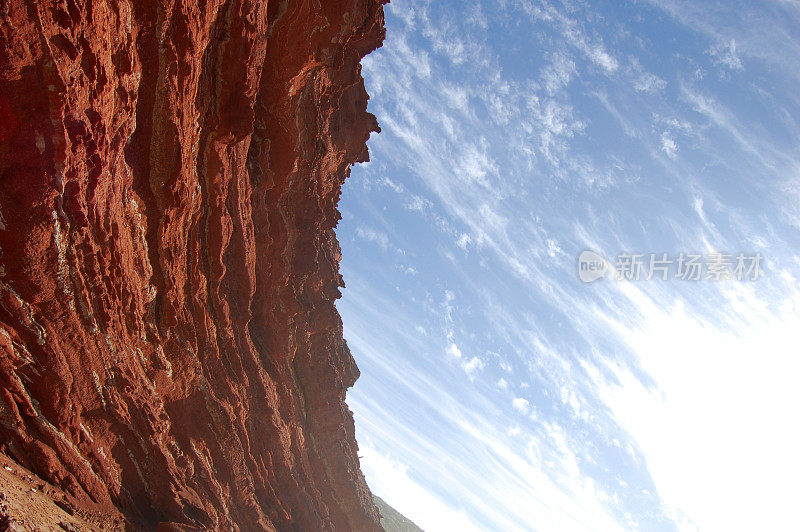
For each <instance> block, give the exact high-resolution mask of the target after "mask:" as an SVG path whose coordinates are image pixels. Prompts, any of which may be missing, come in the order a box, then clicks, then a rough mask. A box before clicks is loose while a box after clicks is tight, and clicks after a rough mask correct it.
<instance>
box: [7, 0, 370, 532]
mask: <svg viewBox="0 0 800 532" xmlns="http://www.w3.org/2000/svg"><path fill="white" fill-rule="evenodd" d="M383 3H384V1H383V0H282V1H278V0H161V1H155V0H48V1H40V0H0V17H1V20H0V386H2V389H0V395H1V396H0V445H1V446H2V451H3V452H4V453H6V454H7V455H8V456H9V457H11V458H12V459H14V460H15V461H17V462H18V463H20V464H22V465H24V466H26V467H28V468H30V469H31V470H32V471H34V472H35V473H37V474H38V475H40V476H41V477H43V478H45V479H47V480H49V481H50V482H52V483H53V484H54V485H58V486H61V487H62V488H64V489H65V490H66V491H68V492H69V493H71V494H73V495H74V496H75V497H76V498H77V500H78V501H79V503H80V504H85V505H86V507H87V508H88V507H92V508H105V509H107V510H108V511H115V512H120V515H122V516H124V520H125V521H126V523H127V527H129V528H140V529H153V528H155V527H156V526H157V525H159V524H161V527H162V528H166V529H169V528H170V527H171V528H173V529H181V526H184V528H186V527H194V528H197V529H203V530H206V529H223V530H231V529H238V530H247V531H250V530H272V529H278V530H287V529H292V530H314V531H316V530H358V531H362V530H373V529H378V524H377V523H378V516H377V513H376V510H375V507H374V505H373V503H372V499H371V496H370V495H369V491H368V488H367V486H366V484H365V482H364V478H363V476H362V473H361V471H360V469H359V462H358V457H357V454H356V451H357V446H356V442H355V437H354V426H353V420H352V414H351V413H350V411H349V410H348V408H347V405H346V404H345V391H346V389H347V388H348V387H350V386H352V384H353V383H354V381H355V380H356V378H357V377H358V369H357V368H356V365H355V363H354V361H353V358H352V357H351V355H350V352H349V351H348V349H347V346H346V344H345V342H344V340H343V338H342V324H341V320H340V318H339V315H338V313H337V311H336V309H335V307H334V301H335V299H336V298H338V297H339V295H340V293H339V287H340V286H342V279H341V277H340V275H339V273H338V263H339V253H340V252H339V246H338V243H337V240H336V236H335V234H334V226H335V225H336V223H337V220H338V219H339V213H338V211H337V208H336V205H337V201H338V198H339V193H340V188H341V186H342V183H343V181H344V179H345V177H346V176H347V175H348V173H349V166H350V165H351V164H352V163H353V162H355V161H363V160H366V158H367V151H366V147H365V142H366V140H367V139H368V137H369V134H370V132H371V131H376V130H377V123H376V121H375V118H374V117H373V116H372V115H370V114H369V113H367V111H366V106H367V94H366V92H365V90H364V85H363V80H362V78H361V74H360V65H359V61H360V60H361V58H362V57H363V56H364V55H365V54H367V53H369V52H370V51H371V50H373V49H374V48H375V47H376V46H379V45H380V43H381V41H382V39H383V35H384V29H383V6H382V4H383ZM169 523H172V525H169Z"/></svg>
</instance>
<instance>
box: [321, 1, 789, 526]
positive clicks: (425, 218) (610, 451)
mask: <svg viewBox="0 0 800 532" xmlns="http://www.w3.org/2000/svg"><path fill="white" fill-rule="evenodd" d="M387 31H388V37H387V40H386V42H385V45H384V47H383V48H381V49H380V50H378V51H376V52H374V53H373V54H371V55H370V56H368V57H367V58H366V59H365V60H364V62H363V64H364V76H365V79H366V84H367V90H368V91H369V93H370V95H371V101H370V110H371V111H372V112H373V113H375V114H376V115H377V117H378V119H379V121H380V124H381V127H382V130H383V132H382V133H381V134H380V135H374V136H373V137H372V139H371V140H370V151H371V157H372V161H371V162H370V163H367V164H364V165H359V166H356V167H354V168H353V173H352V176H351V178H350V179H349V181H348V182H347V184H346V185H345V190H344V193H343V196H342V202H341V210H342V214H343V220H342V222H341V223H340V225H339V228H338V229H337V233H338V236H339V239H340V241H341V245H342V251H343V257H344V258H343V261H342V273H343V275H344V278H345V281H346V283H347V288H346V289H345V291H344V297H343V299H341V300H340V301H339V302H338V304H337V306H338V308H339V310H340V312H341V314H342V317H343V320H344V325H345V337H346V339H347V341H348V344H349V346H350V348H351V350H352V352H353V354H354V356H355V358H356V360H357V362H358V364H359V367H360V368H361V372H362V376H361V379H360V380H359V381H358V383H357V384H356V386H355V387H354V388H353V389H352V390H351V391H350V392H349V393H348V403H349V404H350V406H351V408H352V410H353V411H354V414H355V419H356V427H357V438H358V440H359V446H360V449H361V451H360V454H361V455H362V456H363V458H362V466H363V469H364V472H365V474H366V476H367V481H368V482H369V484H370V486H371V487H372V489H373V490H374V491H375V492H376V493H377V494H378V495H379V496H381V497H383V498H384V499H385V500H386V501H387V502H389V504H391V505H392V506H394V507H395V508H396V509H397V510H399V511H400V512H402V513H403V514H405V515H406V516H408V517H410V518H411V519H413V520H414V521H415V522H417V523H418V524H419V525H420V526H422V527H423V528H424V529H426V530H427V531H428V532H434V531H452V530H459V531H462V530H463V531H467V530H498V531H510V530H541V531H559V532H561V531H567V530H593V531H595V530H645V531H656V530H725V531H730V530H791V529H794V530H796V529H797V526H798V520H799V519H800V518H798V517H797V515H796V511H795V508H796V502H797V500H799V499H800V487H799V486H798V478H799V477H800V457H799V456H798V452H797V450H798V449H800V432H799V431H800V427H798V422H797V419H798V416H797V407H798V405H800V387H799V386H798V385H797V380H798V375H800V361H798V354H800V353H798V350H799V349H798V345H800V284H798V277H799V276H800V256H798V251H797V250H798V249H800V232H798V229H800V201H798V200H800V124H799V123H798V118H797V117H800V112H798V111H800V109H799V107H800V100H798V88H800V84H799V83H798V82H799V81H800V3H798V2H797V1H793V0H771V1H765V2H689V1H686V2H684V1H677V0H652V1H636V2H630V1H620V2H618V1H614V2H611V1H608V2H604V1H595V2H588V1H564V2H540V1H533V0H530V1H529V0H505V1H492V2H490V1H488V0H484V1H474V0H473V1H436V2H433V1H430V2H428V1H409V0H393V2H392V3H391V4H389V5H388V6H387ZM586 249H591V250H595V251H597V252H599V253H601V254H603V255H604V256H605V257H606V258H607V259H608V260H609V261H611V262H612V263H613V262H614V257H616V256H617V255H618V254H620V253H644V254H649V253H658V254H661V253H668V254H669V255H670V256H675V255H677V254H679V253H681V252H685V253H698V254H709V253H712V252H723V253H730V254H737V253H740V252H742V253H756V252H758V253H761V255H762V256H763V257H764V262H763V264H762V266H763V276H762V277H761V278H760V279H759V280H757V281H754V282H737V281H731V282H713V281H710V280H706V281H697V282H692V281H681V280H677V279H670V280H667V281H662V280H656V279H654V280H650V281H645V280H640V281H630V282H628V281H622V282H619V281H616V280H614V279H611V278H606V279H601V280H599V281H597V282H595V283H591V284H585V283H582V282H581V281H580V280H579V278H578V275H577V257H578V255H579V254H580V252H581V251H583V250H586Z"/></svg>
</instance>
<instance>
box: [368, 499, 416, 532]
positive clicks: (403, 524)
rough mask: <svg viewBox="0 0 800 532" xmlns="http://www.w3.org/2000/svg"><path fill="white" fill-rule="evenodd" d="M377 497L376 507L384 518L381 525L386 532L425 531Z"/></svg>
mask: <svg viewBox="0 0 800 532" xmlns="http://www.w3.org/2000/svg"><path fill="white" fill-rule="evenodd" d="M373 497H375V505H376V506H377V507H378V510H379V511H380V512H381V515H382V516H383V517H382V518H381V525H383V529H384V530H386V532H423V530H422V529H421V528H420V527H418V526H417V525H415V524H414V523H412V522H411V521H409V520H408V519H406V518H405V517H404V516H403V514H401V513H400V512H398V511H397V510H395V509H394V508H392V507H391V506H389V505H388V504H386V502H384V500H383V499H381V498H380V497H378V496H377V495H373Z"/></svg>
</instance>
